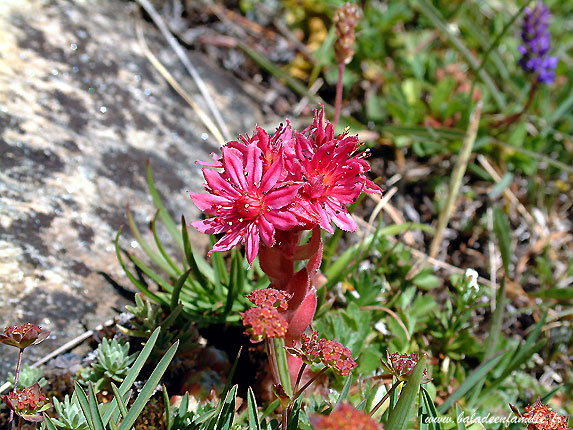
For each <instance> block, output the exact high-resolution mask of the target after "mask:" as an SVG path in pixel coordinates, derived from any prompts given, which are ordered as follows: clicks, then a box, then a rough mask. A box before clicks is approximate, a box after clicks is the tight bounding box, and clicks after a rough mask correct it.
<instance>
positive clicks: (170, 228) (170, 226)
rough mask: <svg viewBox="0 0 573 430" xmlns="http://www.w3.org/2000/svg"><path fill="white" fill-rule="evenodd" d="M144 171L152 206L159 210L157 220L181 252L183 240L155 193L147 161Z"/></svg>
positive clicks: (149, 165)
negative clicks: (158, 219) (163, 225)
mask: <svg viewBox="0 0 573 430" xmlns="http://www.w3.org/2000/svg"><path fill="white" fill-rule="evenodd" d="M146 170H147V186H148V188H149V193H150V194H151V199H152V200H153V205H154V206H155V207H156V208H157V209H159V218H160V219H161V221H162V222H163V224H165V227H166V228H167V231H168V232H169V234H170V235H171V237H172V238H173V240H174V241H175V243H177V245H178V246H179V248H181V250H183V240H182V239H181V235H180V234H179V229H178V228H177V225H176V224H175V221H173V218H171V216H170V215H169V212H167V209H166V208H165V205H164V204H163V200H162V199H161V196H160V195H159V191H157V188H156V187H155V181H154V180H153V174H152V173H151V164H150V162H149V160H147V166H146Z"/></svg>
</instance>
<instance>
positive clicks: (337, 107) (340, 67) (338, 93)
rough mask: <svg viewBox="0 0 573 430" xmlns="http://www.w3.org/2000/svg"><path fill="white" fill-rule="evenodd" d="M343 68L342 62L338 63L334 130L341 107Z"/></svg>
mask: <svg viewBox="0 0 573 430" xmlns="http://www.w3.org/2000/svg"><path fill="white" fill-rule="evenodd" d="M344 68H345V64H344V62H340V63H338V82H336V99H335V102H334V107H335V111H334V121H333V122H332V123H333V125H334V129H335V130H336V126H337V125H338V120H339V119H340V108H341V107H342V77H343V76H344Z"/></svg>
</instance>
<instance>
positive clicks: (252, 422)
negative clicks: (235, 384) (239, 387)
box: [247, 387, 261, 430]
mask: <svg viewBox="0 0 573 430" xmlns="http://www.w3.org/2000/svg"><path fill="white" fill-rule="evenodd" d="M247 411H248V414H249V430H261V424H260V423H259V413H258V408H257V401H256V400H255V394H254V393H253V389H252V388H251V387H249V389H248V390H247Z"/></svg>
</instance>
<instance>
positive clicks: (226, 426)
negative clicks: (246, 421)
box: [215, 385, 239, 430]
mask: <svg viewBox="0 0 573 430" xmlns="http://www.w3.org/2000/svg"><path fill="white" fill-rule="evenodd" d="M238 388H239V386H238V385H234V386H233V388H231V389H230V390H229V392H228V393H227V395H226V396H225V400H224V402H223V407H222V408H221V412H220V414H219V416H218V417H217V425H216V426H215V429H216V430H230V429H231V426H232V425H233V419H234V418H235V401H236V397H237V389H238Z"/></svg>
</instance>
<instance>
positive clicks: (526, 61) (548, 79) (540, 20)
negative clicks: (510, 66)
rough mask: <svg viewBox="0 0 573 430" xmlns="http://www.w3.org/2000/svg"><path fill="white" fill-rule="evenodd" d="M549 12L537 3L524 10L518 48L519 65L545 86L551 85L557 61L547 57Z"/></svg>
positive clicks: (549, 37)
mask: <svg viewBox="0 0 573 430" xmlns="http://www.w3.org/2000/svg"><path fill="white" fill-rule="evenodd" d="M550 18H551V12H549V8H548V7H547V6H545V5H544V4H543V3H541V2H538V3H537V5H536V6H535V7H534V8H533V9H530V8H526V9H525V19H524V20H523V25H522V27H521V39H522V40H523V45H520V46H519V52H520V53H521V55H522V57H521V59H520V60H519V65H520V66H521V67H522V68H523V70H525V71H526V72H528V73H535V74H536V75H537V80H538V81H539V82H543V83H546V84H551V83H553V80H554V79H555V67H557V63H558V62H559V59H558V58H557V57H552V56H550V55H549V50H550V48H551V33H550V32H549V19H550Z"/></svg>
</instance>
